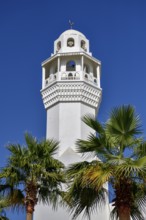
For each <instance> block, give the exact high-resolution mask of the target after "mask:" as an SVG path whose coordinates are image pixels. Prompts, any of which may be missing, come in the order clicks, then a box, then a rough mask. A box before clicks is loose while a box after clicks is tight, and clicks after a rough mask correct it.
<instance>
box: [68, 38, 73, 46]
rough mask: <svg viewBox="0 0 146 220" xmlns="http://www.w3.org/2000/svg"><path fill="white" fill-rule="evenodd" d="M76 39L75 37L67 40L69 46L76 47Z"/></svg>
mask: <svg viewBox="0 0 146 220" xmlns="http://www.w3.org/2000/svg"><path fill="white" fill-rule="evenodd" d="M74 45H75V41H74V39H73V38H68V40H67V47H74Z"/></svg>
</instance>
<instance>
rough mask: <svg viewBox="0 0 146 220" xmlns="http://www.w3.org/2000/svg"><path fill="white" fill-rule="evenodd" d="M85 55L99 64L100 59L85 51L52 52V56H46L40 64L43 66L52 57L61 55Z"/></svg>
mask: <svg viewBox="0 0 146 220" xmlns="http://www.w3.org/2000/svg"><path fill="white" fill-rule="evenodd" d="M79 55H80V56H85V57H87V58H88V59H90V60H92V61H94V62H96V63H97V64H98V65H101V61H100V60H98V59H96V58H95V57H93V56H90V55H89V54H87V53H86V52H64V53H56V54H54V55H53V56H51V57H49V58H47V59H46V60H44V61H43V62H42V66H44V65H45V64H46V63H48V62H50V61H52V60H53V59H55V58H57V57H63V56H79Z"/></svg>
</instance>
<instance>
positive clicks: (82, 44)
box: [81, 40, 86, 51]
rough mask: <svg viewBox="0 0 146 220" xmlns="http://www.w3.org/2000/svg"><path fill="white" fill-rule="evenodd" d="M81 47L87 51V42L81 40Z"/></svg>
mask: <svg viewBox="0 0 146 220" xmlns="http://www.w3.org/2000/svg"><path fill="white" fill-rule="evenodd" d="M81 48H82V49H83V50H85V51H86V42H85V41H84V40H81Z"/></svg>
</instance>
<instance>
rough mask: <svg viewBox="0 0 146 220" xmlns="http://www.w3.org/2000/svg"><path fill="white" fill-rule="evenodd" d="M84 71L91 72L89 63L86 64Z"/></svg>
mask: <svg viewBox="0 0 146 220" xmlns="http://www.w3.org/2000/svg"><path fill="white" fill-rule="evenodd" d="M84 72H85V73H89V72H90V70H89V66H88V65H87V64H84Z"/></svg>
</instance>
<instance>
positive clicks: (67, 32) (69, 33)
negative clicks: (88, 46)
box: [60, 29, 86, 38]
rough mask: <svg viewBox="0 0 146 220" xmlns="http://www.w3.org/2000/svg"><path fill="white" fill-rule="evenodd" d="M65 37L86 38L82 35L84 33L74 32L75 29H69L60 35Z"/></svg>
mask: <svg viewBox="0 0 146 220" xmlns="http://www.w3.org/2000/svg"><path fill="white" fill-rule="evenodd" d="M63 35H69V36H74V35H79V36H82V37H84V38H86V37H85V35H84V34H82V33H81V32H79V31H76V30H73V29H69V30H66V31H64V32H63V33H62V34H61V35H60V37H62V36H63Z"/></svg>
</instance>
